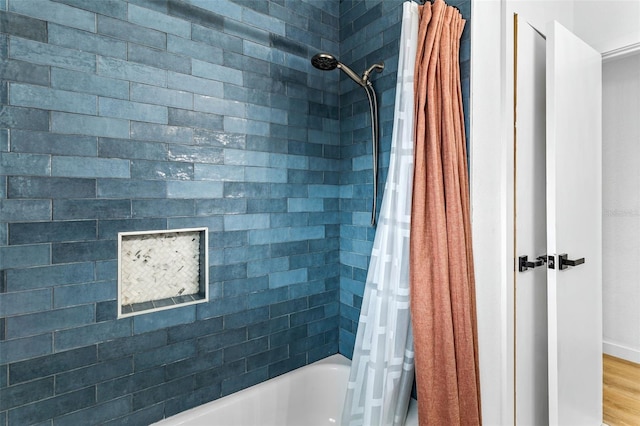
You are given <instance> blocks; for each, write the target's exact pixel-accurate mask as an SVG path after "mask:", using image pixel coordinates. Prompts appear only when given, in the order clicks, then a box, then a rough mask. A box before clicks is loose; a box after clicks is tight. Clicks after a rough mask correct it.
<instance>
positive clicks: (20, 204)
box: [0, 199, 51, 222]
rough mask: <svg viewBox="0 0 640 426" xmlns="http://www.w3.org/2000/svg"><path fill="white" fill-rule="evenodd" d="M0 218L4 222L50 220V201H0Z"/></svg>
mask: <svg viewBox="0 0 640 426" xmlns="http://www.w3.org/2000/svg"><path fill="white" fill-rule="evenodd" d="M0 216H2V219H3V221H5V222H18V221H25V220H27V221H40V220H50V219H51V201H50V200H6V199H5V200H2V199H0Z"/></svg>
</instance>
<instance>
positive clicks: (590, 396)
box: [546, 22, 602, 426]
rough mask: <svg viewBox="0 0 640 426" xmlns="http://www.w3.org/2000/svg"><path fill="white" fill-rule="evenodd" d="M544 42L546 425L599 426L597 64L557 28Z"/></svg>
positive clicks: (548, 31)
mask: <svg viewBox="0 0 640 426" xmlns="http://www.w3.org/2000/svg"><path fill="white" fill-rule="evenodd" d="M546 38H547V73H546V74H547V77H546V87H547V89H546V94H547V106H546V110H547V138H546V139H547V140H546V142H547V254H548V255H549V256H553V257H552V258H550V261H551V260H553V263H555V264H554V265H553V266H554V269H547V272H548V276H547V282H548V289H547V291H548V296H547V297H548V338H549V340H548V345H549V348H548V349H549V423H550V424H551V425H562V426H569V425H579V426H588V425H600V424H601V422H602V266H601V264H602V259H601V258H602V212H601V204H602V200H601V199H602V194H601V193H602V190H601V188H602V186H601V176H602V166H601V161H602V155H601V137H602V136H601V135H602V130H601V127H602V126H601V117H602V107H601V103H602V102H601V98H602V95H601V92H602V90H601V87H602V77H601V74H602V72H601V69H602V64H601V56H600V54H599V53H598V52H596V51H595V50H593V49H592V48H591V47H589V46H588V45H587V44H585V43H584V42H582V41H581V40H580V39H578V38H577V37H576V36H575V35H573V34H572V33H571V32H569V31H568V30H567V29H565V28H564V27H562V26H561V25H560V24H558V23H557V22H552V23H550V24H549V25H548V26H547V29H546ZM562 254H566V258H567V259H568V260H570V261H574V263H575V264H576V265H577V266H567V267H564V266H563V267H561V265H560V255H562ZM580 259H584V263H582V264H579V263H580Z"/></svg>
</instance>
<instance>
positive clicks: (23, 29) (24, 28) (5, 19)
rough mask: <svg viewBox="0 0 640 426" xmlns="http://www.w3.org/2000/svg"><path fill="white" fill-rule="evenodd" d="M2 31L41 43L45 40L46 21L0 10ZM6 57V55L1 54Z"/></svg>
mask: <svg viewBox="0 0 640 426" xmlns="http://www.w3.org/2000/svg"><path fill="white" fill-rule="evenodd" d="M0 22H1V23H2V32H3V33H7V34H11V35H14V36H18V37H22V38H27V39H31V40H35V41H39V42H42V43H46V42H47V23H46V22H45V21H42V20H40V19H34V18H31V17H29V16H24V15H19V14H16V13H8V12H0ZM3 57H5V58H6V55H5V56H3Z"/></svg>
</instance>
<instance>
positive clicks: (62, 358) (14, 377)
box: [9, 346, 97, 385]
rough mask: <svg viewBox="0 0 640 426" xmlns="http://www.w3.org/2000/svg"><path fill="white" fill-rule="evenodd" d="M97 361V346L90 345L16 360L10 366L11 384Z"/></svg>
mask: <svg viewBox="0 0 640 426" xmlns="http://www.w3.org/2000/svg"><path fill="white" fill-rule="evenodd" d="M96 361H97V358H96V348H95V347H94V346H89V347H85V348H80V349H75V350H71V351H66V352H59V353H56V354H53V355H47V356H43V357H38V358H32V359H30V360H26V361H22V362H16V363H13V364H11V365H10V366H9V371H10V377H11V382H10V384H11V385H13V384H16V383H22V382H27V381H30V380H33V379H37V378H41V377H47V376H50V375H53V374H56V373H61V372H64V371H69V370H73V369H75V368H80V367H83V366H87V365H91V364H95V363H96Z"/></svg>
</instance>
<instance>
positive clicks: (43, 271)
mask: <svg viewBox="0 0 640 426" xmlns="http://www.w3.org/2000/svg"><path fill="white" fill-rule="evenodd" d="M47 254H48V255H49V256H50V254H49V253H48V250H47ZM6 274H7V276H6V286H7V291H22V290H29V289H36V288H46V287H53V286H56V285H63V284H73V283H81V282H89V281H92V280H93V278H94V266H93V264H92V263H76V264H70V265H54V266H45V267H39V268H28V269H13V270H9V271H7V272H6Z"/></svg>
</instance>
